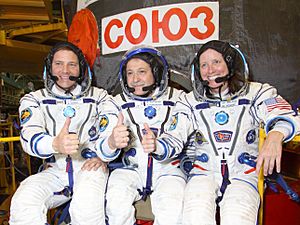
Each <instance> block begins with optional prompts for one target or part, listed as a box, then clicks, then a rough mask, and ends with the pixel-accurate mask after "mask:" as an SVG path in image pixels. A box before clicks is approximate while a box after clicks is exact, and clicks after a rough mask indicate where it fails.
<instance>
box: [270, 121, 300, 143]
mask: <svg viewBox="0 0 300 225" xmlns="http://www.w3.org/2000/svg"><path fill="white" fill-rule="evenodd" d="M277 121H286V122H288V123H289V124H290V125H291V126H292V129H293V130H292V132H291V134H290V135H289V136H287V137H286V138H284V140H283V141H284V142H289V141H290V140H292V139H293V137H294V136H295V130H296V124H295V123H294V122H293V121H292V120H291V119H289V118H287V117H283V116H276V117H274V118H272V119H271V120H269V121H267V123H266V126H265V132H266V134H267V133H269V131H271V130H272V128H273V126H274V125H275V124H276V122H277Z"/></svg>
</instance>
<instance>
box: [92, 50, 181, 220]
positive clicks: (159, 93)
mask: <svg viewBox="0 0 300 225" xmlns="http://www.w3.org/2000/svg"><path fill="white" fill-rule="evenodd" d="M168 76H169V69H168V63H167V61H166V59H165V57H164V56H163V55H162V54H161V52H160V51H158V50H157V49H155V48H152V47H147V46H138V47H136V48H133V49H131V50H129V51H128V52H127V53H126V54H125V55H124V56H123V58H122V61H121V63H120V70H119V80H120V83H121V87H122V93H121V94H119V95H117V96H115V97H114V98H113V99H112V100H111V102H109V101H107V104H106V106H105V107H104V108H105V110H104V111H103V112H102V117H101V118H102V123H101V124H102V126H101V125H100V126H101V128H100V131H101V132H100V139H99V140H98V141H97V144H96V149H97V154H98V156H99V157H100V158H101V159H102V160H103V161H107V162H110V163H109V164H108V166H109V167H110V168H112V171H111V173H110V176H109V179H108V185H107V192H106V214H107V218H108V223H109V224H111V225H114V224H115V225H117V224H123V225H132V224H134V223H135V217H134V212H135V209H134V207H133V204H134V203H135V202H136V201H138V200H140V199H143V200H145V199H146V198H147V197H148V196H150V199H151V205H152V212H153V214H154V217H155V221H154V224H174V225H177V224H181V215H182V202H183V190H184V187H185V176H184V174H183V173H182V172H181V171H180V169H179V168H178V165H177V164H176V163H174V164H172V159H169V157H170V155H160V154H159V153H151V152H150V151H147V149H146V148H144V146H143V145H142V139H143V137H144V136H147V135H159V134H160V133H161V132H163V130H164V129H166V127H167V124H168V123H167V122H168V120H169V118H170V117H169V116H170V113H171V111H172V108H173V106H174V105H175V102H176V101H177V99H178V96H179V95H181V94H183V93H182V92H181V91H179V90H177V89H174V88H171V87H168ZM150 132H151V134H150ZM152 132H153V133H152ZM151 137H152V136H151ZM153 137H154V136H153ZM175 156H176V154H174V155H173V157H175ZM118 159H119V160H118Z"/></svg>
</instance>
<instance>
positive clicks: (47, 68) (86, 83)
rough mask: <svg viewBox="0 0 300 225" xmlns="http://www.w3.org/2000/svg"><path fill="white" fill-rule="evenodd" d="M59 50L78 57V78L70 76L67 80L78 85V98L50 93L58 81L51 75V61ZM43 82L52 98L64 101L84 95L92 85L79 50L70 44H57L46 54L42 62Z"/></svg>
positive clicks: (89, 73)
mask: <svg viewBox="0 0 300 225" xmlns="http://www.w3.org/2000/svg"><path fill="white" fill-rule="evenodd" d="M61 49H69V50H71V51H73V52H74V53H75V54H76V55H77V57H78V62H79V76H78V77H74V76H70V78H69V79H70V80H73V81H76V82H77V83H78V84H80V86H81V93H80V94H79V95H78V96H72V97H65V96H59V95H58V94H56V93H54V92H53V91H52V87H53V85H54V84H55V83H56V81H57V79H58V78H57V77H56V76H55V74H53V73H52V69H51V68H52V61H53V57H54V54H55V53H56V52H57V51H59V50H61ZM43 80H44V85H45V88H46V90H47V91H48V92H49V93H50V94H51V95H52V96H54V97H57V98H64V99H65V98H78V97H81V96H83V95H85V94H86V93H87V91H88V90H89V89H90V87H91V83H92V72H91V70H90V67H89V65H88V63H87V61H86V59H85V57H84V55H83V53H82V51H81V50H80V48H78V47H77V46H75V45H74V44H72V43H70V42H59V43H57V44H56V45H55V46H54V47H53V48H52V49H51V50H50V52H49V53H48V55H47V57H46V58H45V60H44V73H43Z"/></svg>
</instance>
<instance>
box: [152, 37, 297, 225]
mask: <svg viewBox="0 0 300 225" xmlns="http://www.w3.org/2000/svg"><path fill="white" fill-rule="evenodd" d="M215 43H216V45H217V46H215ZM219 44H220V45H219ZM224 46H226V45H224V44H223V43H222V42H218V41H212V42H208V44H207V45H204V47H203V48H204V49H200V50H199V54H198V55H197V57H196V60H195V61H196V62H194V64H195V63H196V64H197V63H198V64H199V56H200V54H201V53H202V52H204V51H205V50H206V49H209V48H211V49H215V50H217V51H218V52H220V53H221V54H222V55H223V58H224V59H226V58H227V59H228V58H232V59H233V58H235V60H238V58H240V60H242V61H244V62H242V64H244V69H243V70H244V75H245V83H244V84H243V85H242V86H241V87H240V89H239V91H238V92H236V93H235V94H229V93H228V90H227V91H226V92H223V93H219V95H214V96H212V95H208V94H206V93H207V91H206V90H205V88H206V87H205V85H207V83H206V82H205V81H203V80H202V79H201V77H200V74H199V69H198V71H197V72H198V74H197V73H196V72H195V71H194V72H193V74H192V76H193V85H194V92H191V93H189V94H188V95H186V96H183V98H181V100H180V101H179V102H177V104H176V107H175V110H174V114H173V122H172V124H171V126H170V128H169V129H168V130H167V131H166V133H165V134H163V135H162V136H161V137H160V138H159V139H158V140H159V142H160V143H161V144H158V148H160V151H162V149H164V151H165V152H170V151H171V150H172V151H175V152H180V151H181V149H182V148H183V146H184V144H185V143H186V142H187V141H188V140H190V142H192V144H193V146H194V149H195V151H193V152H191V151H190V152H187V155H188V157H187V158H186V159H188V160H187V162H189V161H192V162H193V165H192V167H191V168H190V170H191V171H190V173H189V175H190V177H189V181H188V183H187V187H186V191H185V199H184V213H183V224H187V225H194V224H195V225H196V224H197V225H200V224H203V225H215V224H216V222H215V214H216V202H217V203H218V204H219V206H220V216H221V224H222V225H224V224H226V225H234V224H236V225H240V224H243V225H255V224H256V219H257V212H258V208H259V202H260V200H259V195H258V190H257V174H256V173H255V168H253V167H255V162H254V160H255V159H256V157H257V155H258V129H259V124H260V122H263V123H264V125H265V129H266V132H269V131H270V130H277V131H280V132H282V133H283V134H284V136H285V139H284V141H288V140H291V139H292V138H293V137H294V135H295V134H296V131H299V118H297V117H295V113H294V112H293V110H291V106H290V105H289V104H288V103H287V102H286V101H285V100H283V99H282V97H280V96H279V95H278V94H277V92H276V89H275V88H274V87H271V86H270V85H268V84H260V83H254V82H248V81H247V78H248V68H247V64H246V61H245V60H244V57H243V55H242V53H241V52H240V50H239V49H237V48H235V47H234V46H230V48H231V49H230V51H231V52H229V53H228V52H226V51H227V50H224V49H223V47H224ZM226 47H227V46H226ZM236 54H237V55H236ZM226 56H227V57H226ZM229 56H230V57H229ZM226 63H227V66H228V67H229V66H230V67H231V68H230V69H229V72H231V71H230V70H235V69H234V68H233V66H234V65H230V63H232V64H233V63H234V62H226ZM197 66H198V68H199V65H193V70H195V69H197V68H195V67H197ZM196 76H197V77H196ZM233 76H234V75H233ZM223 81H224V80H223ZM190 137H192V138H190ZM185 164H186V165H189V164H188V163H182V165H185ZM183 167H184V166H183Z"/></svg>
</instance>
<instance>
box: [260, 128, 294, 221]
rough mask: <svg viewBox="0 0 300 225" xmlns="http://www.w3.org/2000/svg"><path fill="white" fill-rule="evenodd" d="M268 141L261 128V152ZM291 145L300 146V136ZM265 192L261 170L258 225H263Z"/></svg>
mask: <svg viewBox="0 0 300 225" xmlns="http://www.w3.org/2000/svg"><path fill="white" fill-rule="evenodd" d="M265 139H266V133H265V130H264V128H263V127H262V126H260V128H259V151H261V149H262V146H263V144H264V141H265ZM289 143H296V144H297V145H299V144H300V135H296V136H295V137H294V138H293V140H291V141H290V142H289ZM264 190H265V177H264V175H263V170H262V169H261V170H260V172H259V175H258V191H259V195H260V208H259V213H258V225H263V222H264V220H263V217H264V215H263V208H264Z"/></svg>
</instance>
